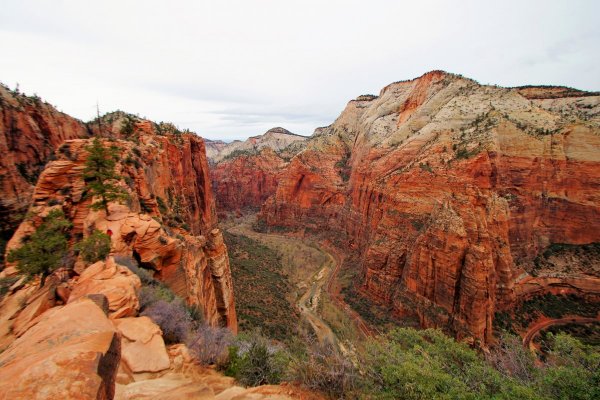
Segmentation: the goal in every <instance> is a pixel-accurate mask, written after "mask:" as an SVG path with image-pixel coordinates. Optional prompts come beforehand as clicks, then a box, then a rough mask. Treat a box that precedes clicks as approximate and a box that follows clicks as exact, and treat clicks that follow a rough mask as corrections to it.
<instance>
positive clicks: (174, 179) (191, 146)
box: [7, 123, 237, 332]
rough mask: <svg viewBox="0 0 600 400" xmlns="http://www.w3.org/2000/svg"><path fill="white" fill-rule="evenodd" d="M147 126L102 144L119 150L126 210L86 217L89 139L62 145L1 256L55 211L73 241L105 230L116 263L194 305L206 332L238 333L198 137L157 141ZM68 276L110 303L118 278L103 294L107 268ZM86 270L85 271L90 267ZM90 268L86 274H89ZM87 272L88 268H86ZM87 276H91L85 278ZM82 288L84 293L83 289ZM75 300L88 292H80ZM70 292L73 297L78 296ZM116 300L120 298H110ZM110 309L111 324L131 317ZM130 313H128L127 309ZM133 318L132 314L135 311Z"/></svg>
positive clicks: (224, 251)
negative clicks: (145, 273) (67, 222)
mask: <svg viewBox="0 0 600 400" xmlns="http://www.w3.org/2000/svg"><path fill="white" fill-rule="evenodd" d="M151 129H152V126H151V125H150V124H145V123H140V124H139V127H138V126H137V125H136V129H135V130H134V132H135V133H136V134H137V136H136V141H135V142H134V141H127V140H116V139H112V141H110V140H106V141H105V145H106V146H116V147H117V148H118V151H119V160H120V162H119V163H118V164H117V172H118V173H119V174H120V175H121V176H123V178H124V179H123V180H121V181H120V182H119V184H120V185H121V186H122V187H123V188H124V189H125V190H127V191H128V192H129V194H130V196H131V198H130V200H129V201H128V202H127V204H123V205H119V204H116V203H112V204H111V205H110V208H109V209H110V214H109V215H108V216H106V215H105V213H104V211H91V210H90V209H89V206H90V204H91V202H92V199H91V198H89V197H88V196H85V190H86V188H85V183H84V181H83V178H82V171H83V169H84V165H85V160H86V157H87V151H86V150H85V147H86V146H87V145H88V144H89V143H90V140H70V141H66V142H65V143H64V144H63V149H64V150H63V151H62V152H59V153H58V155H57V157H58V159H57V160H55V161H52V162H50V163H49V164H48V166H47V168H46V169H45V170H44V171H43V172H42V174H41V175H40V178H39V180H38V183H37V186H36V189H35V192H34V194H33V203H32V205H31V207H30V209H29V212H28V218H27V219H26V220H25V221H24V222H23V223H22V224H21V225H20V226H19V228H18V229H17V231H16V232H15V234H14V236H13V238H12V239H11V240H10V242H9V243H8V245H7V251H10V250H11V249H13V248H16V247H18V246H20V242H21V240H22V238H23V237H25V236H26V235H27V234H29V233H30V232H32V231H33V229H34V227H35V226H37V225H38V224H39V222H40V221H41V218H42V217H43V216H44V215H46V214H47V213H48V212H49V210H51V209H53V208H60V209H62V210H63V212H64V213H65V215H66V216H67V217H68V218H69V219H71V221H72V222H73V228H72V234H73V236H74V238H75V239H77V238H81V237H86V236H87V235H89V234H91V233H92V232H93V231H94V230H95V229H99V230H101V231H103V232H108V231H110V232H111V233H112V236H111V241H112V243H111V249H112V253H113V254H114V255H116V256H119V255H120V256H129V257H134V258H135V259H137V260H138V262H139V263H140V264H141V266H142V267H144V268H147V269H150V270H152V271H153V273H154V275H155V277H156V278H158V279H160V280H162V281H164V282H165V283H166V284H167V285H169V286H170V287H171V288H172V289H173V291H174V292H175V293H176V294H178V295H180V296H181V297H183V298H184V299H186V301H187V302H188V304H195V305H198V306H200V307H201V308H202V309H203V311H204V314H205V317H206V320H207V321H208V322H209V323H210V324H212V325H219V326H227V327H229V328H230V329H231V330H232V331H234V332H235V331H236V330H237V320H236V315H235V302H234V298H233V290H232V282H231V273H230V270H229V261H228V258H227V249H226V247H225V245H224V244H223V243H222V236H221V233H220V231H219V230H218V229H216V222H217V221H216V216H215V208H214V200H213V198H212V192H211V189H210V182H209V180H208V166H207V162H206V158H205V157H204V146H203V142H202V139H201V138H198V137H197V136H195V135H191V134H185V135H183V134H182V135H171V134H166V135H164V136H163V135H157V134H155V133H154V132H149V131H150V130H151ZM82 268H83V266H80V265H79V264H78V263H76V265H75V271H77V272H79V273H82V275H81V277H80V279H81V280H82V282H83V281H86V282H88V283H87V286H89V287H91V288H95V289H94V290H93V292H98V293H103V294H105V295H107V297H109V300H110V294H109V293H108V292H111V290H117V287H123V290H126V289H125V288H126V287H127V284H123V285H117V284H116V282H117V280H118V279H117V277H118V276H119V273H118V272H115V274H113V275H111V276H114V278H112V279H113V284H112V286H114V287H113V288H112V289H111V288H108V287H107V288H106V291H108V292H106V291H103V289H102V287H104V284H103V280H104V275H106V273H107V272H106V268H107V267H106V266H104V267H101V268H100V270H99V271H98V273H100V274H101V276H100V277H97V274H95V273H93V272H88V270H85V271H83V272H82V271H81V269H82ZM90 268H92V267H90ZM88 269H89V268H88ZM92 269H93V268H92ZM88 275H90V277H88ZM87 286H86V287H87ZM78 290H79V291H81V292H82V293H81V295H84V294H85V293H87V292H88V291H87V290H85V289H84V288H83V289H82V286H81V285H79V289H78ZM77 293H78V292H77V290H75V291H74V293H73V294H77ZM117 297H118V298H119V299H120V300H119V301H122V296H117ZM126 303H127V304H125V305H120V304H118V301H117V302H116V303H115V304H114V305H113V302H112V301H111V313H116V314H117V315H116V316H115V317H122V316H130V315H132V313H131V312H130V310H131V303H130V302H126ZM133 308H134V309H135V306H134V307H133ZM134 312H135V310H134Z"/></svg>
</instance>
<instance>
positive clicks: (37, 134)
mask: <svg viewBox="0 0 600 400" xmlns="http://www.w3.org/2000/svg"><path fill="white" fill-rule="evenodd" d="M87 136H88V130H87V127H86V126H85V124H84V123H82V122H81V121H79V120H77V119H75V118H72V117H70V116H68V115H66V114H63V113H61V112H59V111H57V110H56V109H55V108H54V107H53V106H51V105H50V104H48V103H45V102H43V101H41V100H40V98H39V97H36V96H33V97H28V96H25V95H23V94H20V93H17V92H15V91H10V90H9V89H8V88H7V87H5V86H3V85H0V152H1V153H2V158H1V159H0V188H1V192H2V195H1V196H0V235H1V237H2V238H3V239H4V240H8V239H9V238H10V235H11V234H12V231H14V229H15V228H16V227H17V226H18V225H19V222H20V221H21V219H23V217H24V216H25V212H26V211H27V208H28V207H29V202H30V201H31V195H32V194H33V188H34V186H35V183H36V181H37V177H38V176H39V174H40V172H41V171H42V170H43V168H44V165H45V164H46V163H47V162H48V161H49V160H50V159H51V158H52V157H53V155H54V151H55V150H56V149H57V148H58V147H59V146H60V145H61V144H62V143H63V142H64V141H65V140H68V139H75V138H83V137H87Z"/></svg>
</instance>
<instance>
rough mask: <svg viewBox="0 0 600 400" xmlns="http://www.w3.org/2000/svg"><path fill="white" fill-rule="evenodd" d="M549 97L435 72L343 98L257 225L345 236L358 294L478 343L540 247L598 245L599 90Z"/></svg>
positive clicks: (289, 171) (288, 172) (552, 92)
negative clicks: (357, 264)
mask: <svg viewBox="0 0 600 400" xmlns="http://www.w3.org/2000/svg"><path fill="white" fill-rule="evenodd" d="M545 90H546V89H544V88H535V89H531V88H517V89H505V88H499V87H491V86H482V85H479V84H477V83H476V82H473V81H471V80H468V79H465V78H462V77H460V76H456V75H451V74H447V73H444V72H441V71H434V72H430V73H427V74H425V75H423V76H422V77H420V78H417V79H414V80H412V81H405V82H398V83H394V84H391V85H389V86H387V87H385V88H384V89H383V90H382V91H381V93H380V95H379V96H378V97H361V98H359V99H357V100H354V101H351V102H350V103H349V104H348V106H347V107H346V109H345V110H344V112H343V113H342V114H341V115H340V117H339V118H338V119H337V120H336V121H335V122H334V123H333V124H332V125H331V126H329V127H326V128H320V129H319V130H317V131H316V132H315V135H313V137H312V138H311V139H310V141H309V142H308V144H307V148H306V150H304V151H303V152H301V153H300V154H298V155H297V156H296V157H295V158H293V159H292V161H291V162H290V165H289V166H288V168H287V169H286V171H285V172H284V173H283V174H282V176H281V178H280V181H279V182H280V183H279V186H278V188H277V191H276V193H275V194H274V195H273V196H272V197H271V198H269V200H268V201H267V202H266V203H265V205H264V207H263V211H262V217H263V218H264V219H265V220H266V222H267V223H268V224H269V225H281V226H287V227H292V228H308V229H313V230H316V231H321V230H328V231H330V232H332V233H334V234H335V235H336V237H344V238H345V241H346V243H345V244H344V246H350V247H352V248H356V249H357V250H358V251H359V253H360V255H361V259H362V265H361V271H362V274H361V281H360V283H359V284H360V286H361V289H362V292H363V293H364V294H365V295H367V296H371V297H374V298H376V299H378V300H380V301H384V302H387V303H389V304H391V305H393V306H394V309H395V310H396V312H397V313H398V314H400V315H402V314H408V313H416V314H417V315H418V317H419V318H420V320H421V322H422V324H423V325H424V326H440V327H445V328H448V329H450V330H452V331H454V332H455V333H456V334H457V336H459V337H465V336H470V337H473V338H475V339H479V340H481V341H482V342H485V341H487V340H489V339H490V338H491V335H492V321H493V315H494V312H495V311H496V310H498V309H502V308H505V307H509V306H510V305H511V304H513V303H514V302H515V301H516V300H517V298H518V296H520V295H523V293H525V291H523V290H520V289H519V284H520V282H521V281H522V280H523V277H526V276H528V274H527V271H531V269H532V262H533V259H534V258H535V256H536V255H537V254H538V253H539V252H540V251H542V250H543V249H544V248H546V247H547V246H548V245H550V244H551V243H573V244H584V243H591V242H598V241H600V230H598V229H593V228H590V227H594V226H597V225H598V224H599V223H600V192H599V191H598V187H600V168H599V167H600V96H598V95H595V94H590V93H584V92H578V91H571V90H557V89H556V88H549V89H547V90H548V92H547V95H544V92H545ZM565 93H566V95H565ZM590 273H591V272H590ZM588 278H589V276H588ZM561 279H562V280H561V282H562V283H561V284H562V285H564V287H569V286H570V285H569V283H568V279H569V277H568V276H563V277H562V278H561ZM584 279H585V277H584ZM596 282H597V280H596ZM598 289H600V288H597V289H596V292H598V291H599V290H598ZM574 290H575V289H574Z"/></svg>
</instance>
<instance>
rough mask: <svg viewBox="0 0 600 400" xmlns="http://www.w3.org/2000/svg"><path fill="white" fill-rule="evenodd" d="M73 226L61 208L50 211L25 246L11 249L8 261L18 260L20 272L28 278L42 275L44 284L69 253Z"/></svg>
mask: <svg viewBox="0 0 600 400" xmlns="http://www.w3.org/2000/svg"><path fill="white" fill-rule="evenodd" d="M71 226H72V224H71V222H69V221H67V220H66V219H65V215H64V214H63V212H62V211H61V210H52V211H50V213H48V215H47V216H46V218H44V222H43V223H42V224H41V225H40V226H39V227H38V228H37V230H36V231H35V232H34V233H33V234H32V235H31V236H30V237H29V238H27V239H26V240H25V243H24V244H23V246H21V247H20V248H18V249H16V250H11V251H10V253H9V254H8V261H10V262H17V269H18V270H19V272H20V273H22V274H24V275H26V276H27V277H28V278H32V277H34V276H36V275H41V276H42V282H41V284H42V286H44V283H45V281H46V277H47V276H48V275H50V273H51V272H52V271H54V270H55V269H57V268H58V267H59V266H60V264H61V261H62V259H63V257H64V256H65V255H66V254H67V245H68V241H67V233H68V230H69V228H71Z"/></svg>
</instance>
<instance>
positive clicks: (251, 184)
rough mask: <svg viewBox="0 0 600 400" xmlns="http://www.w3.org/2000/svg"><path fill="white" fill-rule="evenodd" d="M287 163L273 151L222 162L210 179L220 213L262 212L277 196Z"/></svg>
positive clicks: (265, 150) (268, 149)
mask: <svg viewBox="0 0 600 400" xmlns="http://www.w3.org/2000/svg"><path fill="white" fill-rule="evenodd" d="M287 164H288V163H287V162H286V161H285V160H284V159H283V158H281V157H280V156H279V155H277V154H276V153H275V152H274V151H273V150H271V149H270V148H265V149H263V150H261V151H260V152H258V153H256V154H249V155H240V156H238V157H234V158H232V159H227V160H224V161H221V162H219V163H218V164H216V165H215V166H214V167H212V168H211V170H210V178H211V181H212V185H213V190H214V193H215V198H216V203H217V208H218V209H219V211H240V210H243V209H247V208H253V209H260V207H261V205H262V204H263V203H264V202H265V200H267V199H268V198H269V197H270V196H272V195H273V194H275V190H276V189H277V183H278V181H279V176H280V175H281V172H282V171H283V169H284V168H285V167H286V166H287Z"/></svg>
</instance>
